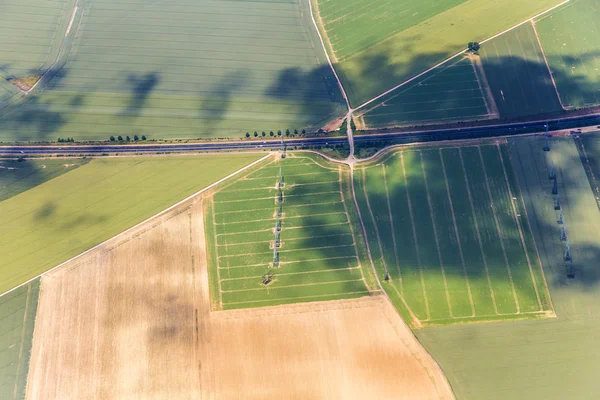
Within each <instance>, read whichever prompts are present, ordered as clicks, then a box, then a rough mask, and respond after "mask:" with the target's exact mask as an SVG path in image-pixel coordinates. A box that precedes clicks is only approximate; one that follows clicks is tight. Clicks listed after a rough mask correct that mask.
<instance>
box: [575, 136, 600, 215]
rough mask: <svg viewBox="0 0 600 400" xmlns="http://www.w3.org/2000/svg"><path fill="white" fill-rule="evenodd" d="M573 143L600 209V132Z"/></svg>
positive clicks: (582, 137) (581, 137) (577, 139)
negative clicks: (575, 145)
mask: <svg viewBox="0 0 600 400" xmlns="http://www.w3.org/2000/svg"><path fill="white" fill-rule="evenodd" d="M575 143H576V144H577V148H578V150H579V155H580V156H581V160H582V162H583V165H584V168H585V172H586V173H587V175H588V180H589V181H590V186H591V188H592V192H593V193H594V196H595V198H596V203H597V204H598V209H600V132H594V133H589V134H585V135H580V136H579V137H577V138H576V139H575Z"/></svg>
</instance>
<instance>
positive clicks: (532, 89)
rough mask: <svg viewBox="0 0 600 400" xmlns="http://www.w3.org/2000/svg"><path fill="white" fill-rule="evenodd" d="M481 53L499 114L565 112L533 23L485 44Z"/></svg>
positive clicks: (512, 115) (518, 114)
mask: <svg viewBox="0 0 600 400" xmlns="http://www.w3.org/2000/svg"><path fill="white" fill-rule="evenodd" d="M480 54H481V59H482V62H483V66H484V68H485V71H486V75H487V77H488V82H489V84H490V88H491V90H492V93H493V95H494V98H495V100H496V104H497V105H498V111H499V112H500V117H502V118H511V117H523V116H527V115H535V114H547V113H555V112H560V111H562V107H561V105H560V101H559V99H558V95H557V93H556V89H555V88H554V85H553V84H552V78H551V77H550V73H549V72H548V67H547V66H546V62H545V61H544V55H543V53H542V49H541V47H540V45H539V42H538V40H537V38H536V35H535V31H534V28H533V25H532V24H524V25H522V26H520V27H518V28H516V29H514V30H512V31H510V32H507V33H505V34H504V35H502V36H499V37H497V38H496V39H494V40H491V41H490V42H487V43H485V44H484V45H482V47H481V50H480Z"/></svg>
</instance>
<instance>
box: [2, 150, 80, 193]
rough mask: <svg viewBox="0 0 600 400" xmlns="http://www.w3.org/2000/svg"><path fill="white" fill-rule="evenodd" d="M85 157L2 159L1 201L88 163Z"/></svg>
mask: <svg viewBox="0 0 600 400" xmlns="http://www.w3.org/2000/svg"><path fill="white" fill-rule="evenodd" d="M87 162H88V160H84V159H64V160H53V159H47V160H35V159H31V160H23V161H16V160H0V202H2V201H4V200H6V199H8V198H10V197H13V196H16V195H18V194H19V193H21V192H25V191H27V190H29V189H31V188H33V187H35V186H37V185H41V184H42V183H44V182H46V181H49V180H50V179H53V178H56V177H57V176H59V175H62V174H64V173H66V172H69V171H72V170H74V169H75V168H77V167H80V166H82V165H85V164H87Z"/></svg>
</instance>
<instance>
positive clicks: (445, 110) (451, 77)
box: [355, 57, 497, 128]
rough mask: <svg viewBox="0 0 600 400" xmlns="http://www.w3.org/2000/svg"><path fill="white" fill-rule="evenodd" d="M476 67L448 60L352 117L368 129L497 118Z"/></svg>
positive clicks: (483, 79) (467, 62) (468, 60)
mask: <svg viewBox="0 0 600 400" xmlns="http://www.w3.org/2000/svg"><path fill="white" fill-rule="evenodd" d="M479 64H480V63H479ZM477 67H478V65H474V64H473V63H472V62H471V60H470V59H469V58H468V57H464V58H459V59H457V60H456V61H452V62H449V63H448V64H446V65H444V66H441V67H439V68H436V69H434V70H433V71H431V72H430V73H428V74H425V75H423V77H421V78H420V79H418V80H415V81H414V82H411V83H409V84H407V85H406V86H404V87H402V88H400V89H398V90H395V91H393V92H392V93H390V94H389V95H387V96H385V97H383V98H382V99H381V100H380V101H378V102H375V103H373V105H370V106H367V107H365V108H364V109H362V110H360V111H358V113H357V114H355V117H357V118H358V119H359V121H360V123H359V125H360V127H368V128H386V127H392V126H402V125H409V124H416V123H431V122H436V121H440V120H444V121H453V120H454V121H465V120H475V119H487V118H493V117H497V111H496V110H495V104H494V102H493V100H492V99H488V96H487V95H486V94H487V91H486V90H485V89H484V88H485V87H486V80H485V75H484V74H483V72H482V70H481V69H476V68H477ZM484 93H485V94H484Z"/></svg>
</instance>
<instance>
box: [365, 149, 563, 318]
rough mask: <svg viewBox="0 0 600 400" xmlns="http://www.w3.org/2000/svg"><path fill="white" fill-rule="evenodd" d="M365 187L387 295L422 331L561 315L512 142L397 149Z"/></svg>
mask: <svg viewBox="0 0 600 400" xmlns="http://www.w3.org/2000/svg"><path fill="white" fill-rule="evenodd" d="M355 185H356V191H357V199H358V202H359V206H360V209H361V214H362V216H363V220H364V221H365V224H366V228H367V231H368V236H369V243H370V248H371V254H372V255H373V258H374V261H375V262H376V266H377V269H378V272H379V274H380V275H381V276H382V277H383V276H385V271H388V273H389V277H390V280H389V281H387V282H386V283H385V284H384V289H386V291H387V293H388V294H389V295H390V297H391V298H392V300H393V301H394V303H395V304H396V306H397V308H398V309H399V310H400V312H401V313H402V314H403V316H404V317H405V319H406V320H407V321H408V322H409V323H411V324H412V326H413V327H421V326H431V325H447V324H453V323H461V322H472V321H482V320H483V321H491V320H505V319H523V318H541V317H545V316H548V315H552V312H551V311H552V307H551V305H550V298H549V294H548V290H547V287H546V282H545V279H544V276H543V273H542V269H541V264H540V260H539V257H538V255H537V250H536V245H535V242H534V240H533V236H532V232H531V228H530V226H529V222H528V219H527V214H526V211H525V209H524V204H523V198H522V196H521V194H520V190H519V187H518V185H517V183H516V178H515V173H514V170H513V167H512V164H511V160H510V157H509V155H508V148H507V146H506V145H491V144H490V145H482V146H470V147H460V148H457V147H428V148H423V149H411V150H403V151H394V152H392V153H391V154H389V155H386V156H384V159H383V160H382V161H377V162H372V163H370V164H368V165H366V166H365V167H362V168H360V169H358V170H357V171H356V173H355Z"/></svg>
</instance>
